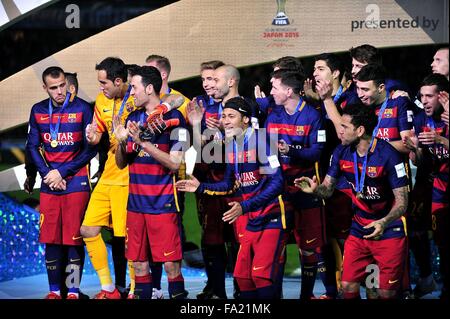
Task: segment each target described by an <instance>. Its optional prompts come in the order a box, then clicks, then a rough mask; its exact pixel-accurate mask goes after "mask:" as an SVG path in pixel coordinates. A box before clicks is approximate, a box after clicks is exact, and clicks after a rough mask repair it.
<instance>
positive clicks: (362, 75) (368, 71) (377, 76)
mask: <svg viewBox="0 0 450 319" xmlns="http://www.w3.org/2000/svg"><path fill="white" fill-rule="evenodd" d="M356 80H358V81H362V82H367V81H374V82H375V85H377V86H378V85H380V84H382V83H384V82H385V81H386V70H385V69H384V67H383V66H382V65H381V64H375V63H371V64H366V65H365V66H363V67H362V68H361V70H359V72H358V74H356Z"/></svg>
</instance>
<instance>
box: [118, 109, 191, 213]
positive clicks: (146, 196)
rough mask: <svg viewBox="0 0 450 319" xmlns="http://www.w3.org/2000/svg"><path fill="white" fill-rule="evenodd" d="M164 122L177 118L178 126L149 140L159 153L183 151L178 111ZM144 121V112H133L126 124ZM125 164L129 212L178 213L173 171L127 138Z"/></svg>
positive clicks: (184, 141) (184, 139)
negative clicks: (127, 171) (127, 179)
mask: <svg viewBox="0 0 450 319" xmlns="http://www.w3.org/2000/svg"><path fill="white" fill-rule="evenodd" d="M163 119H164V120H166V121H167V120H169V119H178V120H179V121H180V124H179V125H178V126H173V127H171V128H168V129H166V130H165V131H164V132H162V133H161V134H159V135H155V136H153V138H152V139H151V140H150V142H151V143H152V144H154V145H155V146H156V147H157V148H158V149H159V150H161V151H163V152H166V153H170V152H171V151H185V148H186V144H187V142H188V140H187V139H188V135H187V130H186V121H185V119H184V117H183V114H182V113H181V112H180V111H178V110H172V111H170V112H167V113H166V114H164V116H163ZM146 120H147V114H146V113H145V109H139V110H136V111H134V112H132V113H130V115H129V116H128V118H127V120H126V122H127V123H128V121H135V122H138V123H141V124H142V123H144V121H146ZM127 161H128V164H129V175H130V183H129V195H128V206H127V209H128V210H129V211H133V212H138V213H144V214H164V213H175V212H179V211H180V209H179V203H178V194H177V191H176V189H175V181H176V174H177V172H172V171H171V170H170V169H168V168H167V167H165V166H164V165H162V164H161V163H160V162H158V161H157V160H156V159H155V158H153V157H152V156H151V155H149V154H148V153H147V152H145V151H144V150H143V149H141V148H140V147H139V145H137V144H135V143H134V142H133V140H132V139H131V137H129V138H128V140H127Z"/></svg>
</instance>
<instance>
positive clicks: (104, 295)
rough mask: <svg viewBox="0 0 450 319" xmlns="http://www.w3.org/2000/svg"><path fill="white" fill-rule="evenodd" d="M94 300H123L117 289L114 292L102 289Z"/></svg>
mask: <svg viewBox="0 0 450 319" xmlns="http://www.w3.org/2000/svg"><path fill="white" fill-rule="evenodd" d="M94 299H121V295H120V292H119V290H117V288H115V289H114V291H113V292H109V291H106V290H103V289H102V290H101V291H100V292H99V293H98V294H96V295H95V297H94Z"/></svg>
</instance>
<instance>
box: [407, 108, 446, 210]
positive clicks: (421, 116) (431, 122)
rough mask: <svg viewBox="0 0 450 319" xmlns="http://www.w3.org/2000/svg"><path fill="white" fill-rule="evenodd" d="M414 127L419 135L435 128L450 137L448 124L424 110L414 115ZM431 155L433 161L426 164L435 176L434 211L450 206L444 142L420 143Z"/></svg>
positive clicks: (432, 196)
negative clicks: (430, 115)
mask: <svg viewBox="0 0 450 319" xmlns="http://www.w3.org/2000/svg"><path fill="white" fill-rule="evenodd" d="M414 128H415V132H416V134H417V135H419V134H420V133H422V132H426V131H430V130H432V129H434V130H435V132H436V134H438V135H441V136H444V137H446V138H447V139H448V138H449V130H448V126H447V125H446V124H445V122H444V121H442V120H441V119H439V120H435V119H433V118H431V117H427V115H426V114H425V112H424V111H422V112H420V113H418V114H417V115H416V116H415V117H414ZM420 147H421V148H422V149H424V151H425V152H426V153H427V154H426V155H428V158H430V157H431V160H432V162H431V163H426V164H425V165H426V166H428V167H431V170H432V174H433V176H434V181H433V190H432V195H431V200H432V207H433V212H435V211H436V210H437V209H439V208H443V207H446V206H448V192H447V188H448V175H449V156H448V150H447V149H445V147H444V145H443V144H438V143H436V144H433V145H422V144H421V145H420Z"/></svg>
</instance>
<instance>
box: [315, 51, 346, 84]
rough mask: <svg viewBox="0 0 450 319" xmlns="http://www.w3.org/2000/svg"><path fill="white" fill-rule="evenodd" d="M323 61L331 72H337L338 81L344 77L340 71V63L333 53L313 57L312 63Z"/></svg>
mask: <svg viewBox="0 0 450 319" xmlns="http://www.w3.org/2000/svg"><path fill="white" fill-rule="evenodd" d="M317 61H325V63H326V64H327V66H328V67H329V68H330V70H331V72H334V71H336V70H337V71H339V80H341V79H342V77H343V76H344V72H343V70H342V63H341V60H340V59H339V58H338V56H337V55H336V54H334V53H321V54H319V55H317V56H315V57H314V62H317Z"/></svg>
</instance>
